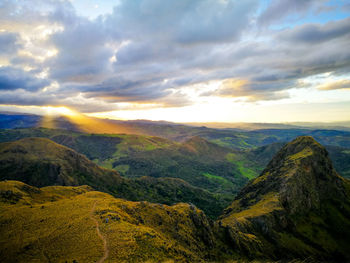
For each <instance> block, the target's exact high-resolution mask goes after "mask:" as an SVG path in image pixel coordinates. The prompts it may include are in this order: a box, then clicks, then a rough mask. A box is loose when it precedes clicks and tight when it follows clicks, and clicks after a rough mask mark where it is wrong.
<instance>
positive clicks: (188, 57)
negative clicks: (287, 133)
mask: <svg viewBox="0 0 350 263" xmlns="http://www.w3.org/2000/svg"><path fill="white" fill-rule="evenodd" d="M0 111H20V112H28V113H37V114H51V113H52V112H54V113H58V114H60V113H62V114H69V113H70V112H74V111H78V112H81V113H84V114H86V115H88V116H94V117H101V118H111V119H150V120H167V121H175V122H298V121H299V122H331V121H349V120H350V0H346V1H345V0H330V1H329V0H293V1H292V0H261V1H258V0H244V1H242V0H176V1H173V0H132V1H131V0H115V1H113V0H71V1H68V0H1V1H0Z"/></svg>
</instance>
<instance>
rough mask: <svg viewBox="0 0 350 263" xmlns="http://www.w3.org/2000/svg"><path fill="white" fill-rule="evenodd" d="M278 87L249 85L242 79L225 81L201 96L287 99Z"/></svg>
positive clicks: (285, 94)
mask: <svg viewBox="0 0 350 263" xmlns="http://www.w3.org/2000/svg"><path fill="white" fill-rule="evenodd" d="M281 90H282V89H281V88H280V87H278V86H277V87H276V86H275V85H273V84H272V85H271V84H268V85H267V86H266V85H264V84H262V83H257V82H255V83H250V82H249V81H247V80H243V79H226V80H223V81H222V83H221V85H220V86H219V87H218V88H217V89H215V90H213V91H211V92H206V93H202V94H201V96H218V97H227V98H244V99H245V101H248V102H255V101H266V100H280V99H285V98H289V94H288V92H284V91H281Z"/></svg>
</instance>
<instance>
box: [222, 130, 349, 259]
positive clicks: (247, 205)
mask: <svg viewBox="0 0 350 263" xmlns="http://www.w3.org/2000/svg"><path fill="white" fill-rule="evenodd" d="M349 190H350V184H349V181H348V180H346V179H343V178H342V177H340V176H339V175H338V174H337V173H336V171H335V170H334V168H333V166H332V162H331V160H330V159H329V158H328V153H327V151H326V150H325V148H324V147H323V146H321V145H320V144H319V143H317V142H316V141H315V140H314V139H313V138H312V137H308V136H303V137H298V138H297V139H295V140H294V141H292V142H290V143H288V144H287V145H286V146H284V147H283V148H282V149H281V150H280V151H279V152H278V153H277V155H276V156H275V157H274V158H273V159H272V160H271V161H270V163H269V164H268V165H267V167H266V169H265V170H264V171H263V172H262V173H261V175H260V176H259V177H257V178H256V179H254V180H252V181H250V182H249V183H248V185H247V186H246V187H244V188H243V189H242V190H241V192H240V193H239V194H238V195H237V197H236V199H235V201H234V202H233V203H232V205H231V206H229V207H228V208H227V209H226V210H225V211H224V214H223V215H222V216H221V217H220V220H219V222H220V224H221V225H223V226H224V227H226V228H227V230H228V234H229V238H230V240H231V242H232V244H233V246H234V247H236V248H238V249H239V250H241V251H242V252H243V253H246V254H247V255H248V256H250V257H256V256H258V257H270V258H274V259H280V258H314V259H318V260H325V261H332V260H334V261H338V262H346V261H348V260H350V252H349V251H350V202H349V196H350V191H349Z"/></svg>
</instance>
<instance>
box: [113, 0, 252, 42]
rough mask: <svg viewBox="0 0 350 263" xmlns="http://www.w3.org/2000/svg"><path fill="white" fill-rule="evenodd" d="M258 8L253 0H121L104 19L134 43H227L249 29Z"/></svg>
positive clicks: (118, 33) (120, 34) (121, 35)
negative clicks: (148, 39)
mask: <svg viewBox="0 0 350 263" xmlns="http://www.w3.org/2000/svg"><path fill="white" fill-rule="evenodd" d="M257 7H258V1H255V0H246V1H238V0H226V1H215V0H178V1H161V0H135V1H127V0H122V1H121V2H120V4H119V5H118V6H117V7H115V8H114V12H113V14H112V15H111V16H109V17H108V18H107V24H109V25H110V26H111V27H113V29H112V31H116V32H117V35H119V36H120V37H123V38H125V39H131V40H134V41H138V40H140V39H142V40H144V39H145V38H152V39H154V38H156V39H158V40H160V39H161V40H163V41H169V42H179V43H183V44H192V43H203V42H210V43H212V42H218V41H230V40H233V39H237V38H238V37H239V36H240V34H241V33H242V32H243V30H244V29H245V28H247V27H248V26H249V24H250V19H251V16H252V15H253V14H254V12H255V10H256V8H257ZM114 29H115V30H114Z"/></svg>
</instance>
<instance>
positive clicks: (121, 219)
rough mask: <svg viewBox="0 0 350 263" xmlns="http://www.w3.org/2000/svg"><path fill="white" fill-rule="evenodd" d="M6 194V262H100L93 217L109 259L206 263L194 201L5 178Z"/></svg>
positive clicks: (2, 231)
mask: <svg viewBox="0 0 350 263" xmlns="http://www.w3.org/2000/svg"><path fill="white" fill-rule="evenodd" d="M0 198H1V199H0V236H1V241H0V261H1V262H66V261H67V262H73V261H74V260H75V261H76V262H97V261H98V260H99V259H100V258H102V257H103V255H104V247H103V242H102V239H101V238H100V237H99V236H98V235H97V232H96V224H95V222H94V220H93V219H92V218H91V216H93V217H94V218H95V219H96V220H97V222H98V225H99V229H100V231H101V234H102V235H103V237H105V238H106V240H107V247H108V249H109V255H108V258H107V259H106V261H105V262H202V258H203V255H204V254H205V253H207V252H208V251H206V246H205V245H204V244H203V242H202V240H200V238H198V236H197V233H196V229H197V228H196V227H195V225H194V223H193V220H192V219H191V218H193V216H197V217H198V218H199V219H203V218H205V217H204V216H203V212H201V211H200V210H198V209H196V208H194V207H190V205H188V204H177V205H174V206H165V205H160V204H152V203H148V202H129V201H125V200H122V199H116V198H114V197H112V196H111V195H108V194H105V193H101V192H96V191H91V189H90V188H89V187H86V186H81V187H62V186H52V187H43V188H40V189H38V188H35V187H30V186H28V185H26V184H23V183H21V182H17V181H4V182H0ZM94 204H95V206H94ZM107 217H108V218H109V222H108V223H105V219H106V218H107ZM203 220H204V219H203ZM205 220H206V219H205ZM205 220H204V221H205Z"/></svg>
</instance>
